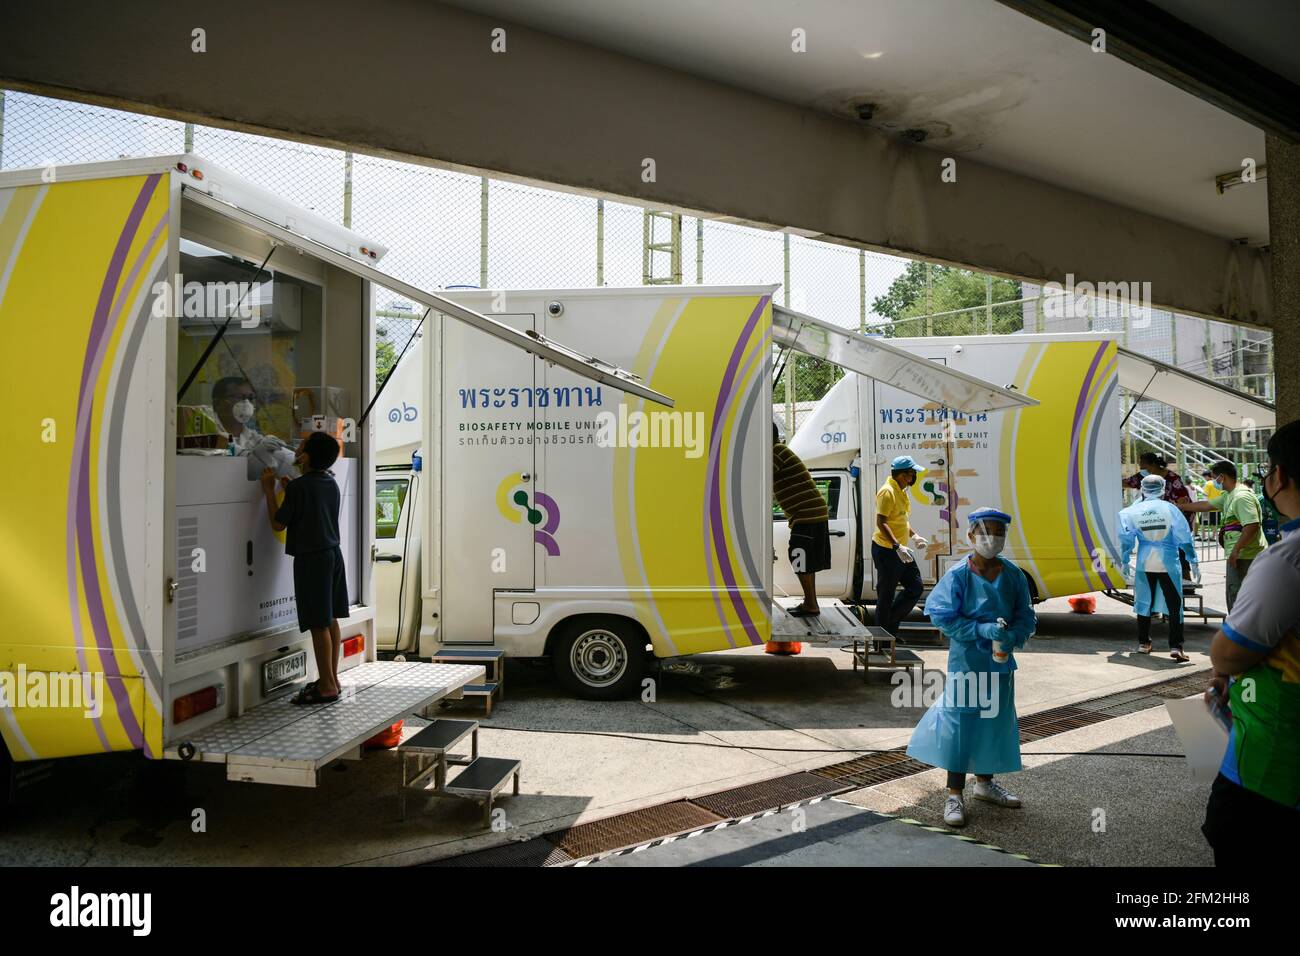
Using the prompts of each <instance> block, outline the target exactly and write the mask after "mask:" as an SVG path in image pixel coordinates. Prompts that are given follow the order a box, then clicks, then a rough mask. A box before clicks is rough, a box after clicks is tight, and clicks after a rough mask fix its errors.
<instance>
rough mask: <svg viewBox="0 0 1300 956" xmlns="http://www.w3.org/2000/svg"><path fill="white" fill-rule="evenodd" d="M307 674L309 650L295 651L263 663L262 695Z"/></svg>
mask: <svg viewBox="0 0 1300 956" xmlns="http://www.w3.org/2000/svg"><path fill="white" fill-rule="evenodd" d="M306 676H307V652H306V651H294V652H293V653H292V654H286V655H285V656H284V657H277V658H276V659H275V660H273V661H267V662H266V663H265V664H263V665H262V696H263V697H265V696H266V695H267V694H269V693H271V692H272V691H274V690H278V689H279V688H281V687H283V686H284V685H285V684H292V683H293V682H294V681H296V680H298V679H299V678H301V677H306Z"/></svg>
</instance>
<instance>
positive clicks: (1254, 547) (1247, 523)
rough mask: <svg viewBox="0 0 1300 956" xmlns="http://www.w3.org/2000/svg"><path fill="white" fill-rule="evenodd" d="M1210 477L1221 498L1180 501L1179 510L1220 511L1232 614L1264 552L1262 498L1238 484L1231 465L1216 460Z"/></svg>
mask: <svg viewBox="0 0 1300 956" xmlns="http://www.w3.org/2000/svg"><path fill="white" fill-rule="evenodd" d="M1210 474H1212V475H1213V476H1214V488H1215V490H1216V491H1218V492H1219V495H1218V496H1217V497H1215V498H1213V499H1211V500H1209V501H1180V502H1178V507H1179V508H1181V509H1182V510H1183V511H1217V512H1219V514H1220V515H1222V521H1223V527H1221V528H1220V529H1219V543H1220V544H1222V545H1223V550H1224V551H1225V552H1226V553H1227V554H1226V560H1227V565H1228V569H1227V570H1228V573H1227V580H1226V582H1225V590H1226V592H1227V600H1228V610H1229V611H1231V610H1232V606H1233V605H1234V604H1236V603H1237V593H1238V592H1239V591H1240V590H1241V582H1242V581H1244V580H1245V579H1246V572H1247V571H1249V570H1250V563H1251V562H1252V561H1253V560H1255V557H1256V556H1257V555H1258V554H1259V553H1260V552H1261V551H1263V550H1264V536H1263V534H1262V533H1261V532H1260V528H1261V525H1262V520H1261V518H1260V514H1259V499H1257V498H1256V497H1255V492H1253V491H1251V490H1250V489H1249V488H1247V487H1246V486H1245V484H1243V483H1241V482H1239V481H1237V466H1236V465H1234V464H1233V463H1232V462H1230V461H1216V462H1215V463H1214V464H1213V465H1211V466H1210Z"/></svg>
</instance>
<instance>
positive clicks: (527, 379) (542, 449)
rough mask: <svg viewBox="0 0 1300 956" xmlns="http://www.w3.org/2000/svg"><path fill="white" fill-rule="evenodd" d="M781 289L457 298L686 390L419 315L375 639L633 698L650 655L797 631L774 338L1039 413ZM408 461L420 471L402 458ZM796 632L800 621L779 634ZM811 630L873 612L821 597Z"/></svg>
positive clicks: (386, 401) (960, 395)
mask: <svg viewBox="0 0 1300 956" xmlns="http://www.w3.org/2000/svg"><path fill="white" fill-rule="evenodd" d="M772 291H773V289H772V287H770V286H751V287H717V288H714V287H704V286H684V287H670V286H647V287H639V288H631V289H608V288H605V289H579V290H542V291H505V292H501V291H456V292H445V293H444V295H446V296H447V297H448V298H450V299H453V300H454V301H456V302H458V303H460V304H461V305H463V306H465V307H467V308H470V309H474V310H482V311H485V312H486V313H488V314H491V315H492V316H493V317H494V318H496V319H498V320H499V321H502V322H506V323H509V324H511V325H513V326H514V327H515V328H517V329H520V330H521V331H524V332H526V333H529V334H534V335H541V336H542V337H543V338H549V337H550V336H552V335H554V336H556V337H560V338H564V339H565V340H567V341H574V342H581V343H582V344H583V346H584V347H586V348H589V349H591V350H592V351H595V352H598V353H599V354H601V355H602V356H604V357H606V358H607V359H609V360H610V361H613V362H615V363H617V364H618V365H619V366H620V367H622V368H626V369H628V370H629V372H630V373H632V374H635V375H637V376H639V377H640V379H641V380H643V381H644V382H645V383H646V384H647V385H648V386H650V387H653V388H655V389H658V390H660V391H664V392H667V393H668V394H671V395H672V396H673V400H674V406H673V408H672V409H671V410H669V409H665V408H656V407H652V406H651V405H649V404H647V403H645V402H642V401H639V400H635V399H630V398H626V397H625V396H624V395H622V394H620V393H618V392H616V391H614V390H611V389H608V388H601V387H599V386H594V385H590V384H588V383H585V382H582V381H580V380H578V379H577V378H576V377H574V376H573V375H572V374H571V373H570V372H569V371H568V370H566V369H563V368H558V367H554V366H548V365H547V364H546V363H543V362H539V361H535V360H533V359H532V358H531V357H529V356H526V355H522V354H518V353H515V352H512V351H511V350H508V349H504V348H501V347H500V346H499V345H498V343H496V342H493V341H491V340H490V339H488V338H487V337H485V336H483V335H481V334H480V333H477V332H475V331H474V330H472V329H466V328H463V327H461V326H459V325H458V324H456V323H450V322H445V321H443V320H442V319H440V318H439V317H438V316H436V315H430V317H429V319H428V320H427V321H426V323H425V327H424V328H423V329H422V335H421V338H422V349H423V363H422V367H423V369H425V370H427V371H428V374H427V375H425V374H422V372H421V363H419V362H415V361H413V360H412V358H413V357H414V355H415V353H414V352H411V353H410V355H409V356H408V359H407V360H406V362H403V363H401V364H399V366H398V368H397V369H396V370H395V372H394V374H393V377H392V380H391V381H390V388H389V389H387V390H386V391H385V392H384V394H383V395H382V396H381V399H380V402H379V405H378V406H377V413H378V417H379V422H378V424H377V428H378V432H377V439H376V444H377V446H378V448H379V459H378V461H379V468H380V470H379V473H378V475H377V492H376V494H377V498H376V504H377V536H376V546H377V548H378V555H377V557H378V560H379V561H380V562H381V566H380V569H379V570H378V571H377V572H376V587H377V589H379V590H380V591H381V593H383V594H384V595H386V597H385V599H384V600H382V601H381V602H380V621H379V624H378V629H379V635H380V645H381V647H382V648H384V649H387V650H392V651H393V652H395V653H397V654H401V655H405V656H411V657H421V658H427V657H430V656H433V655H435V654H438V653H445V652H447V651H448V650H449V649H452V648H463V649H473V648H480V649H488V648H491V649H495V650H500V651H504V652H505V653H506V654H507V655H509V656H514V657H533V658H537V657H550V658H551V660H552V662H553V664H554V667H555V669H556V672H557V676H558V677H559V679H560V680H561V682H562V683H564V684H565V685H566V686H567V687H568V688H569V689H570V690H571V691H572V692H574V693H575V694H578V695H581V696H585V697H591V698H611V697H618V696H623V695H626V694H628V693H629V692H630V691H632V690H634V689H637V688H639V686H640V678H641V675H642V672H643V668H644V666H645V663H646V657H647V654H646V649H647V647H649V648H651V649H652V654H653V655H654V656H656V657H660V658H664V657H673V656H677V655H684V654H693V653H699V652H703V651H715V650H722V649H727V648H734V647H745V646H751V645H755V644H758V645H762V644H764V643H766V642H767V641H769V640H772V639H774V638H776V639H778V640H797V639H799V638H798V637H793V636H786V635H791V634H798V635H806V634H807V628H808V626H809V625H807V623H801V622H800V621H797V620H796V619H793V618H790V617H789V616H788V615H784V614H783V612H782V609H781V607H780V606H779V605H777V604H774V601H773V598H774V594H775V593H776V592H775V591H774V587H773V567H774V558H776V557H777V555H778V553H779V560H775V566H776V567H781V566H782V565H783V564H784V563H785V562H786V559H785V555H784V552H783V551H782V550H781V549H780V548H777V550H776V552H774V550H773V534H772V493H771V485H772V398H771V396H772V374H773V352H774V345H775V346H776V347H777V348H779V349H793V350H795V351H799V352H803V353H807V354H811V355H815V356H818V357H820V358H823V359H826V360H828V361H831V362H834V363H836V364H838V365H840V366H842V367H844V368H846V369H848V370H849V371H850V372H851V373H853V374H855V375H864V376H868V377H870V378H872V379H873V380H878V381H880V382H882V383H887V384H888V385H889V387H891V388H896V389H899V390H900V394H903V393H904V392H905V393H907V394H908V395H909V396H910V397H909V398H908V403H909V404H910V405H913V406H918V407H919V406H934V407H940V406H942V407H951V408H960V409H965V410H969V411H970V412H971V413H972V414H975V413H978V414H981V415H987V417H989V418H990V419H992V420H994V421H996V420H997V419H998V418H999V417H1000V415H1001V414H1004V412H1002V411H1000V410H1004V409H1017V408H1027V407H1030V406H1032V405H1033V404H1034V401H1033V399H1031V398H1029V397H1028V396H1027V394H1025V393H1024V392H1023V391H1014V390H1010V389H1005V388H1003V387H1002V386H1001V385H1000V384H995V382H996V381H997V380H996V379H994V382H990V381H987V380H985V379H982V378H978V377H976V376H974V375H971V374H969V373H968V372H966V371H963V370H960V369H953V368H948V367H945V366H944V365H943V364H942V363H936V362H932V361H929V360H928V359H926V358H922V357H918V356H916V355H913V354H910V353H909V352H907V351H904V350H903V349H900V348H897V347H895V346H894V345H893V344H891V343H888V342H885V341H882V340H879V339H871V338H867V337H864V336H861V335H858V334H856V333H854V332H850V331H846V330H844V329H840V328H837V327H835V326H832V325H828V324H826V323H823V322H820V321H818V320H816V319H813V318H810V317H808V316H804V315H800V314H799V313H795V312H791V311H789V310H786V309H782V308H780V307H779V306H777V307H774V306H773V304H772V301H771V296H772ZM413 456H414V459H415V461H417V462H418V466H413V464H412V460H413ZM787 625H794V626H795V629H794V630H790V631H787V630H786V629H785V628H786V626H787ZM818 626H820V627H823V628H827V629H828V631H829V632H832V633H838V634H840V635H851V634H860V633H862V631H861V625H860V623H859V622H858V621H857V620H856V619H855V618H853V617H852V616H851V615H850V614H849V613H848V611H847V610H846V609H844V608H843V607H842V606H831V607H830V608H828V611H827V612H826V613H824V614H823V615H822V618H821V620H820V621H819V622H818Z"/></svg>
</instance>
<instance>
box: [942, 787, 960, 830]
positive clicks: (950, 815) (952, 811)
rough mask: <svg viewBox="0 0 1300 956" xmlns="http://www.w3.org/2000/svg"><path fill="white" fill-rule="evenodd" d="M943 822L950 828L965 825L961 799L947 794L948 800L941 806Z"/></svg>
mask: <svg viewBox="0 0 1300 956" xmlns="http://www.w3.org/2000/svg"><path fill="white" fill-rule="evenodd" d="M943 822H944V823H946V824H948V826H950V827H964V826H965V825H966V804H965V803H963V802H962V799H961V797H955V796H953V795H952V794H951V793H950V794H948V799H947V801H946V802H945V803H944V805H943Z"/></svg>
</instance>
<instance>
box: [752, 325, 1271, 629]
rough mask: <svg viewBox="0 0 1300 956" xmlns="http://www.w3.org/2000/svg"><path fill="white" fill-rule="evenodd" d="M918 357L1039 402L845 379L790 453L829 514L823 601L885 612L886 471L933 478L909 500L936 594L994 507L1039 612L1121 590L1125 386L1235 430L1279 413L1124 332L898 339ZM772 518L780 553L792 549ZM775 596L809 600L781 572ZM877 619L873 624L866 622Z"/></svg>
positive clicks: (820, 582)
mask: <svg viewBox="0 0 1300 956" xmlns="http://www.w3.org/2000/svg"><path fill="white" fill-rule="evenodd" d="M889 341H890V343H891V344H893V345H896V346H898V347H899V348H902V349H906V350H907V351H908V352H910V353H911V354H913V355H916V356H919V357H922V358H925V359H927V360H929V361H932V362H936V363H941V364H943V365H945V366H947V367H948V368H951V369H959V370H963V371H966V372H969V373H970V374H972V375H976V376H980V377H983V378H988V379H994V380H996V381H999V382H1004V383H1006V384H1008V385H1009V386H1011V387H1013V388H1015V389H1017V390H1019V391H1021V392H1025V393H1028V394H1032V395H1033V396H1034V397H1035V398H1037V399H1038V404H1037V405H1035V406H1034V407H1032V408H1019V409H1008V410H1007V411H1005V412H1003V413H1002V414H1000V415H985V414H983V413H979V412H972V411H971V410H969V409H960V408H956V407H950V406H944V405H939V404H935V403H927V402H918V401H917V400H916V398H915V397H914V396H912V395H909V394H907V393H905V392H903V391H900V390H899V389H897V388H895V387H893V386H892V385H890V384H888V383H885V382H880V381H872V380H870V379H867V378H864V377H862V376H857V375H850V376H846V377H845V378H843V379H841V380H840V381H839V382H837V383H836V384H835V385H834V386H833V387H832V388H831V389H830V391H829V392H827V394H826V395H825V397H823V399H822V400H821V401H820V402H819V403H818V404H817V405H816V406H815V408H814V409H813V410H812V411H811V412H810V413H809V415H808V418H807V419H806V420H805V421H804V423H803V424H802V425H801V426H800V428H799V429H798V431H797V432H796V434H795V435H794V436H793V438H792V439H791V441H790V448H791V449H792V450H793V451H794V452H795V453H796V454H798V455H799V457H800V458H801V459H803V461H804V463H805V464H806V465H807V466H808V468H809V469H810V470H811V471H812V473H813V477H814V480H815V481H816V482H817V483H818V485H819V486H821V488H822V490H823V494H824V495H825V496H826V499H827V502H828V504H829V507H830V512H831V559H832V565H831V568H830V569H829V570H827V571H823V572H820V573H819V574H818V575H817V591H818V594H819V595H823V596H825V597H828V598H835V599H840V600H842V601H844V602H846V603H849V604H863V603H867V604H873V603H874V602H875V600H876V589H875V569H874V566H873V564H872V561H871V535H872V533H873V531H874V530H875V527H876V511H875V498H876V492H877V490H878V489H879V488H880V487H881V485H883V484H884V483H885V481H886V480H887V479H888V478H889V463H890V461H891V460H892V459H893V458H894V457H896V456H898V455H911V456H912V457H913V458H915V459H916V460H917V462H918V463H920V464H921V465H923V466H924V467H925V468H926V472H925V473H924V474H923V475H921V476H920V477H919V479H918V481H917V482H916V484H915V485H913V486H912V487H911V489H910V498H911V522H912V526H913V527H914V528H915V529H916V530H917V532H919V533H920V534H921V535H922V536H924V537H925V538H927V539H928V541H929V544H928V546H927V547H926V548H925V549H924V550H918V551H917V552H916V560H917V563H918V565H919V566H920V570H921V573H922V580H923V583H924V584H925V585H926V586H927V587H929V586H930V585H932V584H933V583H934V582H935V581H937V580H938V578H939V577H941V576H942V575H943V573H944V572H945V571H946V570H947V569H948V568H949V567H950V566H951V565H952V564H953V563H954V562H957V561H961V560H963V559H964V558H965V556H966V555H967V554H969V553H970V551H971V547H970V545H969V543H968V541H967V539H966V526H967V525H966V515H967V514H969V512H970V511H971V510H972V509H973V508H978V507H980V506H983V505H992V506H994V507H997V508H1001V509H1002V510H1003V511H1006V512H1007V513H1009V514H1011V515H1012V523H1011V526H1010V528H1008V530H1007V547H1006V551H1005V554H1006V555H1007V557H1008V558H1010V559H1011V560H1013V561H1015V562H1016V563H1017V564H1018V565H1019V566H1020V567H1021V568H1023V569H1024V571H1025V572H1026V574H1027V575H1028V577H1029V584H1030V589H1031V591H1032V592H1033V596H1034V598H1035V600H1043V599H1046V598H1050V597H1058V596H1061V595H1069V594H1080V593H1086V592H1089V591H1099V590H1104V591H1120V590H1122V589H1123V588H1124V586H1125V585H1124V581H1123V578H1122V576H1121V574H1120V570H1119V565H1118V559H1119V551H1118V531H1117V521H1118V513H1119V510H1120V508H1121V507H1123V501H1122V497H1121V491H1122V490H1121V486H1120V481H1119V479H1120V477H1121V476H1120V411H1121V409H1120V402H1119V390H1120V388H1124V389H1125V390H1127V391H1128V392H1129V393H1130V394H1131V395H1132V396H1134V397H1137V398H1147V399H1154V400H1159V401H1164V402H1166V403H1168V404H1171V405H1172V404H1175V403H1176V405H1177V407H1180V408H1182V409H1183V410H1184V411H1188V412H1191V413H1192V414H1195V415H1196V416H1198V417H1200V418H1204V419H1205V420H1207V421H1213V422H1216V423H1218V424H1220V425H1222V426H1223V427H1225V428H1243V427H1256V428H1269V427H1272V425H1273V421H1274V412H1273V408H1272V406H1271V405H1269V404H1268V403H1267V402H1263V401H1261V400H1259V399H1257V398H1254V397H1252V396H1248V395H1244V394H1242V393H1240V392H1236V391H1233V390H1231V389H1228V388H1225V387H1224V386H1222V385H1220V384H1218V383H1215V382H1211V381H1208V380H1206V379H1204V378H1201V377H1199V376H1196V375H1192V374H1189V373H1187V372H1185V371H1183V370H1180V369H1176V368H1174V367H1172V366H1169V365H1166V364H1164V363H1161V362H1157V361H1153V360H1152V359H1149V358H1147V357H1145V356H1142V355H1139V354H1137V353H1134V352H1132V351H1129V350H1127V349H1124V348H1122V347H1120V346H1119V344H1118V341H1117V336H1115V335H1113V334H1103V333H1084V332H1080V333H1059V334H1046V335H1045V334H1037V335H1035V334H1022V333H1016V334H1012V335H990V336H966V337H958V338H917V339H902V338H895V339H890V340H889ZM788 534H789V529H788V527H787V525H786V523H785V521H783V520H781V519H780V518H778V519H777V520H776V524H775V529H774V537H775V539H776V542H777V550H778V551H780V550H781V549H782V547H783V546H784V543H785V541H786V540H787V539H788ZM776 585H777V588H778V590H780V589H782V588H784V589H787V590H791V591H796V592H797V590H798V583H797V581H796V580H795V578H794V575H793V573H791V572H790V570H789V567H788V565H783V564H780V563H778V565H777V574H776ZM868 619H870V618H868Z"/></svg>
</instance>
